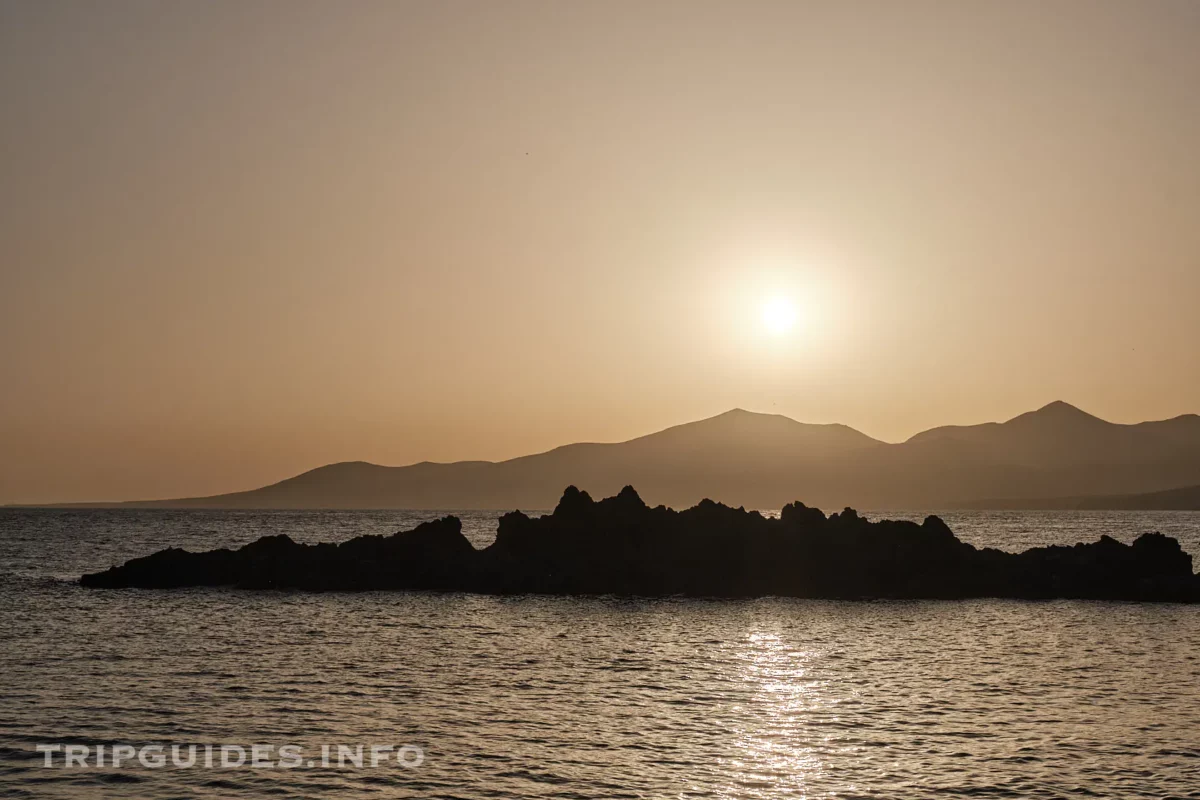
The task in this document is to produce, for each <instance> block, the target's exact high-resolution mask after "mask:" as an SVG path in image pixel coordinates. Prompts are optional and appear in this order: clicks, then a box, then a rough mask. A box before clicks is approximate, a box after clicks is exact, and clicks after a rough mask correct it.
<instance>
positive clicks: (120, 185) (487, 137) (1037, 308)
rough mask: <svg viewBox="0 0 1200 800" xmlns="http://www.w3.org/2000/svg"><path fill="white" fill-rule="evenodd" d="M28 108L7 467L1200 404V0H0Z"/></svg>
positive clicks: (15, 260)
mask: <svg viewBox="0 0 1200 800" xmlns="http://www.w3.org/2000/svg"><path fill="white" fill-rule="evenodd" d="M0 114H2V120H3V124H0V342H2V343H3V347H2V348H0V387H2V388H0V502H41V501H54V500H83V499H88V500H92V499H128V498H143V497H162V496H178V495H190V494H203V493H215V492H221V491H227V490H234V489H241V488H250V487H253V486H256V485H259V484H262V483H266V482H270V481H274V480H278V479H280V478H283V477H287V476H289V475H291V474H294V473H296V472H300V471H302V470H304V469H307V468H310V467H314V466H318V465H320V464H323V463H326V462H330V461H340V460H355V459H364V460H369V461H375V462H378V463H384V464H404V463H410V462H413V461H419V460H424V459H431V460H456V459H464V458H484V459H500V458H506V457H510V456H515V455H520V454H524V453H528V452H533V451H538V450H544V449H547V448H550V447H552V446H555V445H557V444H561V443H565V442H569V441H577V440H618V439H625V438H630V437H632V436H635V435H639V434H642V433H647V432H650V431H653V430H656V429H659V428H662V427H666V426H668V425H671V424H675V423H678V422H683V421H688V420H691V419H697V418H700V417H705V416H709V415H712V414H716V413H719V412H721V411H724V410H727V409H729V408H731V407H734V406H740V407H744V408H749V409H753V410H761V411H773V412H778V413H783V414H787V415H788V416H791V417H794V418H795V419H799V420H802V421H809V422H833V421H837V422H844V423H846V424H849V425H852V426H854V427H856V428H858V429H860V430H862V431H864V432H866V433H868V434H870V435H872V436H876V437H878V438H882V439H887V440H899V439H903V438H906V437H907V436H909V435H911V434H913V433H915V432H917V431H918V430H920V429H923V428H926V427H930V426H933V425H937V424H944V423H973V422H982V421H987V420H995V419H1004V418H1007V417H1011V416H1013V415H1015V414H1017V413H1020V412H1022V411H1026V410H1029V409H1032V408H1034V407H1037V406H1040V405H1043V404H1045V403H1047V402H1049V401H1051V400H1054V399H1064V400H1067V401H1069V402H1073V403H1075V404H1076V405H1079V406H1081V407H1083V408H1085V409H1086V410H1089V411H1092V412H1093V413H1096V414H1099V415H1100V416H1104V417H1106V418H1109V419H1113V420H1115V421H1138V420H1142V419H1146V418H1163V417H1169V416H1174V415H1177V414H1181V413H1185V412H1197V411H1200V355H1198V353H1197V345H1198V344H1200V313H1198V312H1197V307H1198V305H1200V145H1198V143H1200V2H1191V1H1190V0H1179V2H1151V1H1149V0H1146V1H1144V2H1138V1H1136V0H1124V1H1122V2H1101V0H1079V1H1078V2H1069V1H1068V0H1060V1H1059V2H1029V3H1022V2H955V1H951V0H946V1H945V2H936V3H919V2H901V1H899V0H886V2H878V3H867V2H828V3H806V2H800V1H799V0H795V1H794V2H778V3H752V2H727V3H705V2H697V1H696V0H686V2H678V3H665V2H642V1H641V0H639V1H638V2H609V1H608V0H606V1H605V2H582V1H579V2H576V1H571V2H539V3H524V2H507V1H506V0H494V1H493V0H479V2H472V3H451V2H428V3H426V2H401V1H400V0H397V1H396V2H387V3H370V2H345V3H341V2H314V3H304V2H297V1H296V0H278V2H244V1H243V0H238V1H237V2H233V1H232V0H231V1H230V2H215V1H214V2H208V1H207V0H206V1H205V2H159V1H158V0H150V1H148V2H140V3H133V2H118V1H116V0H107V1H106V2H91V1H90V0H87V1H86V2H77V3H64V2H47V0H26V1H25V2H13V0H0ZM771 298H784V299H785V301H786V303H790V304H793V306H794V309H795V312H796V314H797V322H796V325H795V326H794V327H793V328H792V329H790V330H789V331H786V332H784V333H782V334H776V333H772V332H771V331H769V330H768V329H767V328H766V327H765V326H764V325H763V323H762V320H761V309H762V307H763V304H764V303H767V302H769V301H771Z"/></svg>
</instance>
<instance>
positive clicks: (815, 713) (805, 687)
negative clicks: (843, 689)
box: [721, 630, 833, 798]
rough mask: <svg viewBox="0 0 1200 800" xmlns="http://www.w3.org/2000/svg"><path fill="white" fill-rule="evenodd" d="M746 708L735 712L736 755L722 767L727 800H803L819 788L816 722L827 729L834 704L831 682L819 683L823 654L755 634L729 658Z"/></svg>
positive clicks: (820, 766)
mask: <svg viewBox="0 0 1200 800" xmlns="http://www.w3.org/2000/svg"><path fill="white" fill-rule="evenodd" d="M731 655H732V656H733V660H734V662H735V664H736V665H737V676H738V679H739V680H740V681H741V682H742V683H743V685H744V686H745V687H746V689H747V692H746V697H747V702H746V704H745V705H744V706H739V707H735V709H734V711H735V712H736V718H737V724H736V726H735V728H734V730H735V736H734V741H733V742H732V747H731V754H730V755H729V757H728V758H725V759H722V767H723V768H724V770H723V771H724V772H725V773H726V775H727V776H728V781H729V782H728V785H727V786H726V788H725V789H724V790H723V791H722V792H721V794H722V796H728V797H763V798H767V797H771V798H774V797H779V796H781V795H783V794H786V795H789V796H796V797H806V796H808V794H809V793H810V792H813V791H815V787H816V786H818V785H821V784H822V780H821V779H822V777H823V775H824V774H825V771H826V765H825V763H824V760H823V759H822V756H821V750H820V748H819V747H818V746H817V743H816V737H817V736H819V733H818V731H817V730H816V729H815V728H814V727H813V724H812V723H813V720H814V717H820V718H822V720H824V721H825V722H826V723H827V722H828V721H829V719H830V714H829V710H830V708H831V707H832V705H833V700H832V698H831V697H830V695H829V692H828V691H827V689H828V687H827V685H826V684H827V683H828V682H827V681H824V680H817V679H814V678H813V677H812V675H811V665H812V662H813V661H814V659H815V658H817V657H819V654H818V653H816V652H814V651H813V650H811V649H805V648H803V647H800V646H797V645H796V644H795V643H793V642H790V641H788V640H787V639H785V638H784V637H782V636H780V635H779V634H778V633H773V632H770V631H765V630H759V631H755V632H753V633H751V634H749V635H748V636H746V638H745V639H744V640H742V641H741V642H738V643H737V645H736V650H735V652H733V653H732V654H731Z"/></svg>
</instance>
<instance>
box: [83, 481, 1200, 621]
mask: <svg viewBox="0 0 1200 800" xmlns="http://www.w3.org/2000/svg"><path fill="white" fill-rule="evenodd" d="M80 583H81V584H82V585H84V586H92V587H107V588H115V587H145V588H175V587H184V586H235V587H240V588H246V589H268V588H270V589H301V590H315V591H321V590H372V589H400V590H418V591H429V590H432V591H464V592H484V593H504V594H511V593H545V594H621V595H692V596H760V595H780V596H793V597H825V598H867V597H878V598H947V599H949V598H968V597H1013V598H1030V599H1034V598H1060V597H1061V598H1086V599H1105V600H1140V601H1176V602H1196V601H1198V600H1200V578H1197V576H1195V575H1194V574H1193V573H1192V557H1191V556H1190V555H1188V554H1187V553H1185V552H1184V551H1183V550H1182V549H1181V548H1180V546H1179V543H1178V542H1177V541H1176V540H1174V539H1172V538H1169V537H1166V536H1163V535H1162V534H1158V533H1148V534H1144V535H1142V536H1140V537H1139V538H1138V539H1137V541H1135V542H1134V543H1133V544H1132V545H1126V544H1122V543H1120V542H1118V541H1116V540H1115V539H1112V538H1110V537H1107V536H1104V537H1101V539H1100V540H1099V541H1098V542H1094V543H1092V544H1077V545H1075V546H1073V547H1061V546H1055V547H1038V548H1034V549H1031V550H1027V551H1025V552H1024V553H1019V554H1014V553H1007V552H1003V551H1000V550H994V549H983V550H980V549H977V548H975V547H974V546H972V545H970V544H966V543H964V542H961V541H959V540H958V539H957V538H956V537H955V536H954V534H953V532H951V530H950V528H949V527H947V526H946V524H945V523H944V522H943V521H942V520H941V519H939V518H938V517H934V516H931V517H927V518H926V519H925V521H924V522H923V523H921V524H917V523H915V522H897V521H890V520H882V521H878V522H871V521H869V520H866V519H863V518H862V517H860V516H858V514H857V513H856V512H855V511H854V510H853V509H849V508H848V509H846V510H844V511H842V512H841V513H838V514H832V515H830V516H828V517H826V516H825V514H823V513H822V512H821V511H820V510H818V509H815V508H808V507H806V506H805V505H804V504H802V503H792V504H789V505H788V506H786V507H785V508H784V509H783V511H782V514H781V515H780V517H779V519H770V518H767V517H763V516H762V515H761V514H759V513H758V512H757V511H746V510H744V509H742V508H730V507H728V506H725V505H722V504H720V503H714V502H712V501H711V500H705V501H703V502H701V503H700V504H699V505H697V506H695V507H693V508H689V509H687V510H686V511H673V510H672V509H669V508H666V507H665V506H658V507H656V508H650V507H649V506H647V505H646V504H645V503H643V502H642V499H641V498H640V497H639V496H638V494H637V492H636V491H634V489H633V488H632V487H629V486H627V487H625V488H624V489H623V490H622V491H621V492H620V493H619V494H618V495H616V496H615V497H609V498H607V499H604V500H600V501H594V500H592V498H591V497H590V496H589V495H588V494H587V492H582V491H580V490H578V489H576V488H575V487H574V486H571V487H569V488H568V489H567V490H566V491H565V492H564V493H563V496H562V499H561V500H560V501H559V503H558V507H557V508H556V509H555V510H554V513H553V514H550V515H547V516H544V517H535V518H531V517H528V516H526V515H525V514H522V513H521V512H519V511H514V512H511V513H508V514H505V515H504V516H502V517H501V518H500V526H499V530H498V532H497V535H496V541H495V542H494V543H492V545H491V546H489V547H487V548H486V549H484V550H476V549H475V548H474V547H473V546H472V545H471V544H470V542H469V541H468V540H467V539H466V537H465V536H463V534H462V530H461V525H460V523H459V520H458V519H457V518H455V517H445V518H443V519H440V520H437V521H434V522H426V523H422V524H421V525H418V526H417V527H416V528H414V529H413V530H411V531H406V532H401V533H396V534H394V535H392V536H360V537H358V538H355V539H351V540H349V541H346V542H342V543H341V544H316V545H303V544H297V543H296V542H294V541H292V540H291V539H290V538H288V537H287V536H267V537H263V538H262V539H259V540H258V541H256V542H253V543H251V544H248V545H246V546H244V547H242V548H240V549H238V550H228V549H221V550H214V551H210V552H206V553H189V552H187V551H185V550H180V549H178V548H172V549H168V550H163V551H161V552H158V553H155V554H154V555H151V556H147V557H145V558H137V559H133V560H131V561H129V562H127V563H126V564H124V565H123V566H120V567H113V568H112V569H109V570H107V571H105V572H100V573H95V574H91V575H85V576H83V578H82V579H81V580H80Z"/></svg>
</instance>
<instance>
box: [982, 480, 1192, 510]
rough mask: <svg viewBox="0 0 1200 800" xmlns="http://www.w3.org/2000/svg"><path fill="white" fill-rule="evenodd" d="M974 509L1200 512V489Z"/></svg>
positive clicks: (986, 503) (1007, 501)
mask: <svg viewBox="0 0 1200 800" xmlns="http://www.w3.org/2000/svg"><path fill="white" fill-rule="evenodd" d="M968 507H970V508H975V509H1071V510H1077V511H1200V486H1183V487H1180V488H1178V489H1164V490H1162V491H1161V492H1144V493H1143V494H1107V495H1084V496H1082V497H1048V498H1028V497H1025V498H995V499H991V500H977V501H975V502H974V503H970V504H968Z"/></svg>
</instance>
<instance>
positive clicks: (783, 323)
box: [762, 295, 797, 335]
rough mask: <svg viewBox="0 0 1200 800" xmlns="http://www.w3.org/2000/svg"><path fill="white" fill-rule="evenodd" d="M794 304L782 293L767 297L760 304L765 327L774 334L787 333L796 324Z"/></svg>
mask: <svg viewBox="0 0 1200 800" xmlns="http://www.w3.org/2000/svg"><path fill="white" fill-rule="evenodd" d="M796 316H797V315H796V306H795V304H794V303H792V301H791V300H790V299H789V298H787V297H784V296H782V295H776V296H774V297H769V298H767V300H766V301H765V302H764V303H763V306H762V321H763V325H764V326H765V327H766V329H767V330H768V331H769V332H771V333H773V334H776V335H782V334H784V333H787V332H788V331H790V330H791V329H792V327H793V326H795V324H796Z"/></svg>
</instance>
